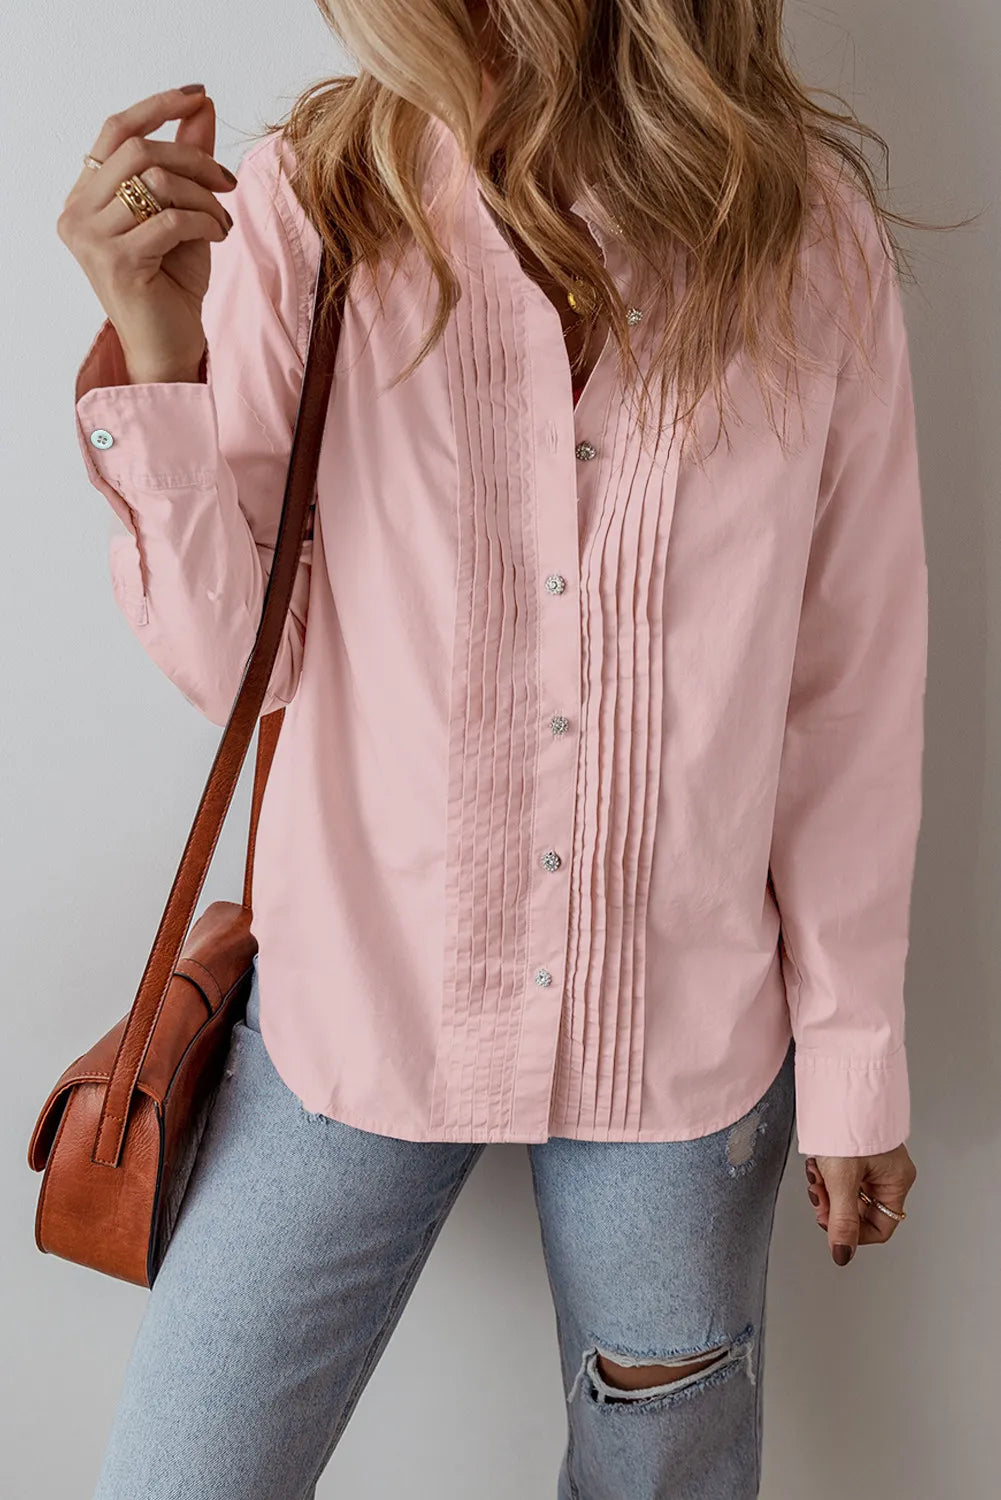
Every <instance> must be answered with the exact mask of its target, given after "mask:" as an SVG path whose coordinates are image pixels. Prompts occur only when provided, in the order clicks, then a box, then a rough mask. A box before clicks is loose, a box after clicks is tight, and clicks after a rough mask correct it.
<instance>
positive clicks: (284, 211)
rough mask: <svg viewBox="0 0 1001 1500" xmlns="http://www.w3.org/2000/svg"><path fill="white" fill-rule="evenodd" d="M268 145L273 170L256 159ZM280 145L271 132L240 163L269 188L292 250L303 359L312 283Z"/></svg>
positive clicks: (300, 352)
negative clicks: (279, 157)
mask: <svg viewBox="0 0 1001 1500" xmlns="http://www.w3.org/2000/svg"><path fill="white" fill-rule="evenodd" d="M269 147H270V149H271V153H272V157H273V158H274V160H275V163H276V166H275V170H273V171H271V170H267V171H266V170H264V169H263V168H262V167H261V166H260V165H259V164H258V160H257V158H258V157H259V156H260V155H261V154H263V153H264V152H265V151H266V150H267V149H268V148H269ZM280 149H281V142H280V140H279V138H278V137H277V136H276V135H275V134H274V133H272V135H270V136H267V137H266V138H265V139H264V140H263V141H258V142H256V143H255V144H254V145H253V146H251V147H250V149H249V150H248V151H247V152H245V153H244V157H243V160H242V162H241V163H240V166H241V169H242V168H244V167H246V168H248V169H249V170H250V171H252V172H253V173H254V175H255V177H256V178H257V180H258V181H259V182H260V183H261V185H262V186H263V187H264V188H265V189H266V190H267V192H268V195H269V198H270V201H271V203H272V204H273V206H274V208H275V211H276V213H277V215H278V218H279V220H280V222H281V226H282V232H283V234H284V236H285V242H286V245H287V247H288V251H289V254H290V255H291V258H292V263H293V266H294V271H295V287H296V333H295V337H296V348H297V349H298V351H299V357H300V359H301V360H303V362H305V358H306V341H307V338H308V335H309V322H310V315H311V310H312V302H311V288H310V285H309V281H310V277H309V268H308V262H307V259H306V252H305V247H304V245H303V242H302V234H301V232H300V228H299V225H298V223H297V222H296V215H295V212H294V211H293V209H292V206H291V205H290V203H289V197H290V195H291V188H290V187H289V185H288V179H287V178H286V177H285V176H284V174H283V172H282V171H281V168H280V166H278V165H277V158H278V152H279V150H280ZM296 205H297V206H298V200H296ZM300 212H301V209H300Z"/></svg>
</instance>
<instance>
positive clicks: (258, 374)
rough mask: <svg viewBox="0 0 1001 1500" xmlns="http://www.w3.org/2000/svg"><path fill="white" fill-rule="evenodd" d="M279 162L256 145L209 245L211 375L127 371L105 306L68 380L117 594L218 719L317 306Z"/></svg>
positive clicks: (303, 584)
mask: <svg viewBox="0 0 1001 1500" xmlns="http://www.w3.org/2000/svg"><path fill="white" fill-rule="evenodd" d="M265 153H266V154H265ZM272 161H274V162H277V154H276V153H275V152H274V150H273V148H272V146H271V144H270V142H265V143H264V144H263V146H262V145H255V146H254V147H252V148H251V150H250V151H249V152H248V153H247V154H246V155H245V156H244V159H243V161H242V162H241V164H240V168H239V172H238V178H239V181H238V186H237V187H236V188H234V190H233V191H232V192H231V193H229V194H227V195H226V199H225V202H226V206H227V208H228V209H229V212H230V214H231V215H232V217H233V220H234V223H233V228H232V229H231V230H230V233H229V235H228V237H227V238H226V240H225V241H222V242H220V243H213V244H212V246H211V255H212V268H211V278H210V283H209V288H208V291H207V293H206V296H205V300H204V303H203V310H202V317H203V323H204V327H205V333H206V353H205V356H204V358H203V363H202V374H203V377H204V378H203V379H201V380H199V381H164V382H151V383H146V384H144V383H139V384H129V383H128V379H127V374H126V371H125V365H124V359H123V354H122V350H121V345H120V343H119V340H118V335H117V333H116V331H115V328H114V326H113V324H112V323H111V322H110V320H107V319H106V320H105V322H104V323H103V324H102V325H101V327H100V328H99V330H98V332H97V334H96V336H95V338H94V340H93V342H92V344H91V346H90V349H89V350H88V351H87V354H86V356H85V358H84V360H83V362H82V364H81V365H80V367H79V370H78V372H77V379H76V391H75V403H76V427H77V436H78V440H79V444H80V449H81V452H82V454H83V458H84V463H85V466H86V471H87V477H88V479H89V480H90V483H91V484H92V485H93V486H94V488H95V489H97V490H98V491H99V492H100V493H102V494H103V495H104V496H105V498H106V499H107V501H108V503H109V504H110V505H111V507H112V509H113V510H114V512H115V514H116V515H117V516H118V517H119V519H120V520H121V521H122V523H123V525H124V528H125V531H124V533H121V534H117V535H115V536H113V537H112V538H111V539H110V543H109V562H110V570H111V581H112V588H113V592H114V596H115V599H116V601H117V603H118V605H119V607H120V609H121V612H122V614H123V615H124V617H125V619H126V620H127V622H128V624H129V626H130V628H131V629H132V631H133V633H134V635H135V636H136V638H137V640H138V641H139V643H140V645H141V646H142V647H143V649H144V650H145V651H146V652H147V654H148V655H149V656H150V658H151V659H152V660H153V661H154V662H155V663H156V664H157V666H158V667H159V668H160V669H161V671H163V672H164V673H165V674H166V675H167V676H168V677H169V678H170V679H171V680H172V681H173V682H174V683H175V684H176V686H177V687H178V688H179V689H180V690H181V692H182V693H183V694H184V696H185V697H186V698H187V699H188V700H189V702H191V703H192V704H194V706H195V707H196V708H198V709H199V710H200V711H201V712H202V713H203V714H205V715H206V716H207V717H208V718H209V719H210V720H211V721H212V722H213V723H216V724H225V723H226V722H227V720H228V718H229V714H230V710H231V709H232V706H233V702H234V699H235V697H236V694H237V692H238V690H239V686H240V683H241V681H242V678H243V673H244V669H245V667H246V663H247V659H248V657H249V655H250V652H251V650H252V648H253V645H254V641H255V639H256V635H257V628H258V625H259V623H260V617H261V611H262V608H263V603H264V593H265V589H266V586H267V580H268V576H269V572H270V566H271V561H272V558H273V556H274V548H275V542H276V539H277V532H278V522H279V518H280V514H281V506H282V500H283V497H284V489H285V478H286V473H287V468H288V461H289V455H290V452H291V445H292V431H293V428H294V422H295V412H296V408H297V404H298V399H299V392H300V388H301V384H302V375H303V362H304V358H305V343H306V338H307V335H308V321H309V311H310V305H311V288H310V286H309V281H310V276H309V272H308V268H307V265H306V261H305V257H304V252H303V247H302V244H301V242H300V240H299V237H298V234H297V231H296V228H295V223H294V218H293V216H292V215H291V214H290V213H289V211H288V206H287V203H286V202H285V201H284V200H283V197H282V193H283V192H284V191H286V189H285V188H284V187H280V186H278V185H277V184H276V182H275V181H274V180H273V179H274V177H275V173H274V172H273V171H270V172H269V171H268V170H266V169H265V168H264V167H262V165H261V163H262V162H267V163H269V164H270V163H271V162H272ZM312 550H313V537H312V520H311V522H310V530H309V533H308V534H307V537H306V540H305V542H304V545H303V550H302V554H301V558H300V563H299V569H298V573H297V576H296V580H295V586H294V590H293V596H292V602H291V607H290V611H289V615H288V618H287V620H286V622H285V632H284V635H283V638H282V643H281V647H280V650H279V653H278V657H277V660H276V662H275V667H274V670H273V673H272V677H271V681H270V683H269V687H268V693H267V697H266V698H265V701H264V704H263V706H262V713H268V712H270V711H271V710H272V709H274V708H278V707H281V706H282V705H284V704H285V703H287V702H289V701H290V700H291V698H292V696H293V694H294V692H295V689H296V686H297V684H298V680H299V674H300V671H301V665H302V653H303V645H304V640H305V630H306V618H307V610H308V595H309V582H310V573H311V565H312Z"/></svg>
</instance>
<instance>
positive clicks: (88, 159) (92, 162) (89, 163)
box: [83, 151, 104, 172]
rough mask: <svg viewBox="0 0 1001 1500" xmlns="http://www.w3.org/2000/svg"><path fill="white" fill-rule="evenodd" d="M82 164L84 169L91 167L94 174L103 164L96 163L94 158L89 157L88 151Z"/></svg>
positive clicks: (100, 162)
mask: <svg viewBox="0 0 1001 1500" xmlns="http://www.w3.org/2000/svg"><path fill="white" fill-rule="evenodd" d="M83 164H84V166H85V167H93V169H94V171H95V172H97V171H99V170H100V168H101V167H103V166H104V162H103V161H98V159H97V157H96V156H91V154H90V152H89V151H88V152H87V154H86V156H85V157H84V159H83Z"/></svg>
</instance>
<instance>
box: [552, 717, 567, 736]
mask: <svg viewBox="0 0 1001 1500" xmlns="http://www.w3.org/2000/svg"><path fill="white" fill-rule="evenodd" d="M549 727H550V729H551V730H552V731H553V734H566V732H567V730H568V729H569V728H570V720H569V719H568V718H567V717H566V715H565V714H553V716H552V718H551V719H550V720H549Z"/></svg>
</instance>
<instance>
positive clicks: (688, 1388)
mask: <svg viewBox="0 0 1001 1500" xmlns="http://www.w3.org/2000/svg"><path fill="white" fill-rule="evenodd" d="M754 1332H755V1330H754V1325H753V1323H749V1324H748V1325H747V1326H746V1327H745V1328H744V1329H743V1331H742V1332H741V1333H740V1334H738V1336H737V1337H736V1338H735V1339H733V1340H731V1342H730V1347H729V1349H728V1351H727V1354H726V1358H725V1359H724V1360H723V1362H722V1363H721V1364H713V1365H711V1366H709V1367H708V1368H707V1369H706V1371H705V1373H704V1374H701V1373H700V1374H697V1375H695V1376H693V1377H691V1378H689V1377H687V1376H686V1377H683V1378H684V1379H685V1380H686V1382H687V1383H686V1384H684V1385H681V1386H679V1388H678V1389H677V1390H667V1391H664V1392H663V1393H662V1394H661V1395H658V1396H638V1397H634V1398H633V1399H632V1400H628V1399H627V1400H625V1401H622V1400H614V1401H608V1400H602V1398H601V1393H600V1391H598V1389H597V1388H596V1386H595V1385H594V1382H593V1380H592V1378H591V1375H590V1372H589V1370H588V1365H589V1362H590V1359H591V1358H592V1356H593V1355H595V1354H596V1353H597V1352H599V1350H600V1349H601V1346H600V1345H597V1344H591V1345H590V1346H589V1347H588V1348H587V1349H586V1350H585V1351H584V1357H583V1359H582V1361H581V1364H580V1367H579V1369H578V1371H577V1375H576V1377H575V1378H574V1382H573V1384H572V1386H571V1387H570V1391H569V1392H568V1395H567V1401H568V1402H569V1401H571V1400H572V1399H573V1396H574V1395H575V1393H576V1392H577V1391H578V1390H579V1391H580V1392H581V1393H582V1399H583V1400H585V1401H586V1402H587V1404H588V1406H590V1407H591V1408H592V1409H594V1410H599V1411H602V1412H606V1413H608V1412H628V1411H630V1410H632V1411H633V1412H635V1413H636V1414H637V1415H638V1414H640V1413H642V1412H647V1413H656V1412H661V1411H664V1410H665V1409H667V1408H669V1407H672V1406H677V1405H678V1404H679V1403H680V1402H682V1401H694V1400H698V1398H699V1397H700V1396H701V1395H702V1394H703V1392H704V1391H707V1390H709V1389H710V1388H711V1387H712V1386H715V1385H719V1384H721V1383H722V1382H723V1381H724V1380H729V1379H730V1377H731V1376H732V1375H733V1374H734V1373H735V1372H736V1371H737V1370H738V1368H739V1367H740V1366H743V1367H744V1369H745V1370H746V1373H747V1377H748V1379H749V1380H750V1382H751V1384H752V1385H753V1384H754V1383H755V1373H754V1358H753V1354H754ZM608 1352H609V1356H610V1358H612V1359H613V1360H614V1359H615V1354H614V1353H611V1351H608ZM698 1353H699V1351H698V1350H695V1351H693V1354H692V1357H693V1358H697V1357H698ZM673 1357H674V1356H672V1358H673ZM649 1362H650V1363H651V1364H660V1363H665V1362H669V1361H664V1360H658V1359H656V1358H652V1359H651V1360H650V1361H649ZM665 1383H667V1382H665Z"/></svg>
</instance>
